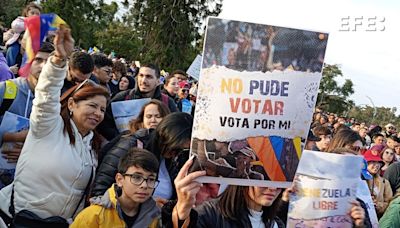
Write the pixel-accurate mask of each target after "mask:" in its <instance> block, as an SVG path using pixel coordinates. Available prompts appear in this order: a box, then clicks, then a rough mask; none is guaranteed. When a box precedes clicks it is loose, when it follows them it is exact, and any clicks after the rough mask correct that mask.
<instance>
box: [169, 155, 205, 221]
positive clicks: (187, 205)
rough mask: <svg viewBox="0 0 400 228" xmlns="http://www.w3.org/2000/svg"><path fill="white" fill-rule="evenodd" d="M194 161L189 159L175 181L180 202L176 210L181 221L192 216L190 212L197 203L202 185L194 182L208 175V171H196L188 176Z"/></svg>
mask: <svg viewBox="0 0 400 228" xmlns="http://www.w3.org/2000/svg"><path fill="white" fill-rule="evenodd" d="M192 163H193V159H189V160H188V161H187V162H186V163H185V164H184V165H183V167H182V168H181V170H180V171H179V173H178V175H177V177H176V178H175V180H174V183H175V188H176V193H177V195H178V202H177V203H176V206H175V209H176V211H177V213H178V217H179V219H180V220H184V219H186V218H187V217H189V215H190V210H191V209H192V208H193V206H194V205H195V203H196V194H197V193H198V192H199V191H200V188H201V186H202V184H200V183H199V182H196V181H194V180H195V179H196V178H198V177H201V176H204V175H206V171H196V172H193V173H190V174H187V172H188V170H189V167H190V166H191V165H192Z"/></svg>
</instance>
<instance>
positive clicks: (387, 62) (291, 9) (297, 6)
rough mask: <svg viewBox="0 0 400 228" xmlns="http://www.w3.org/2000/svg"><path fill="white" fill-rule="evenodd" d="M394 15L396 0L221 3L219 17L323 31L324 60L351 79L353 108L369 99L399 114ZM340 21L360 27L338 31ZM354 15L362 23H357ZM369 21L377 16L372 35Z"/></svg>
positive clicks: (399, 22) (399, 47)
mask: <svg viewBox="0 0 400 228" xmlns="http://www.w3.org/2000/svg"><path fill="white" fill-rule="evenodd" d="M398 12H400V1H395V0H393V1H378V0H374V1H370V0H359V1H349V0H335V1H331V0H330V1H316V0H311V1H306V0H302V1H288V0H275V1H270V0H245V1H238V0H224V1H223V6H222V12H221V14H220V17H221V18H225V19H235V20H243V21H248V22H255V23H262V24H270V25H276V26H286V27H293V28H300V29H310V30H317V31H322V32H328V33H329V39H328V47H327V52H326V55H325V62H326V63H329V64H340V65H341V69H342V72H343V75H344V78H349V79H351V80H352V81H353V83H354V90H355V93H354V95H352V96H351V99H353V100H354V101H355V102H356V104H357V105H370V106H372V104H371V101H370V100H369V99H368V98H367V96H369V97H370V98H371V100H372V102H373V103H374V104H375V106H378V107H379V106H386V107H396V108H397V109H398V112H397V113H398V114H400V110H399V109H400V106H399V104H400V101H399V100H400V99H399V97H400V96H399V91H400V16H399V15H400V14H399V13H398ZM396 13H397V15H396ZM344 17H350V20H348V22H349V26H348V27H349V28H350V30H353V29H354V26H355V23H360V22H362V23H363V24H362V25H360V26H358V27H357V30H356V31H348V32H346V31H340V30H343V29H346V28H347V27H346V26H344V27H341V24H342V21H341V18H344ZM356 17H358V18H360V17H363V19H362V20H360V19H357V22H356V19H355V18H356ZM371 17H376V30H377V31H375V32H372V31H366V30H368V27H367V24H368V18H371ZM371 20H372V19H371ZM383 20H384V21H383ZM382 21H383V22H382ZM370 28H371V27H370ZM381 30H384V31H381ZM342 81H343V80H342Z"/></svg>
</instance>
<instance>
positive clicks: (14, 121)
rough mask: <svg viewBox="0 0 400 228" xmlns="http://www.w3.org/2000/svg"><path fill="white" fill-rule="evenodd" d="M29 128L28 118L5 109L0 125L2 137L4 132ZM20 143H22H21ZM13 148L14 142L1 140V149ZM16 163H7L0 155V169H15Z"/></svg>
mask: <svg viewBox="0 0 400 228" xmlns="http://www.w3.org/2000/svg"><path fill="white" fill-rule="evenodd" d="M28 128H29V119H28V118H25V117H23V116H20V115H17V114H14V113H11V112H8V111H6V112H5V113H4V116H3V120H2V121H1V125H0V137H1V138H3V135H4V133H7V132H9V133H16V132H20V131H23V130H27V129H28ZM21 144H22V143H21ZM12 148H14V143H9V142H3V143H2V144H1V151H3V150H10V149H12ZM15 165H16V163H9V162H8V161H7V159H5V158H4V157H3V156H0V169H15Z"/></svg>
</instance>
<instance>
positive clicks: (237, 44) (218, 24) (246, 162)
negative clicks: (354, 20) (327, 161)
mask: <svg viewBox="0 0 400 228" xmlns="http://www.w3.org/2000/svg"><path fill="white" fill-rule="evenodd" d="M327 38H328V34H326V33H321V32H315V31H307V30H299V29H292V28H285V27H277V26H271V25H262V24H253V23H247V22H240V21H232V20H223V19H219V18H214V17H211V18H209V19H208V25H207V30H206V38H205V44H204V50H203V62H202V68H201V76H200V80H199V85H198V97H197V102H196V111H195V116H194V126H193V133H192V142H191V154H192V155H194V156H195V162H194V165H193V166H192V167H191V170H192V171H195V170H206V171H207V176H205V177H201V178H199V179H198V181H201V182H209V183H225V184H235V185H252V186H271V187H283V188H285V187H289V186H290V183H291V181H292V180H293V177H294V174H295V172H296V168H297V165H298V163H299V159H300V156H301V153H302V148H303V144H304V141H305V139H306V137H307V133H308V130H309V126H310V124H311V119H312V112H313V109H314V106H315V102H316V98H317V93H318V88H319V82H320V79H321V75H322V73H321V72H322V66H323V59H324V55H325V49H326V44H327Z"/></svg>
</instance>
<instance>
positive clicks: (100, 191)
mask: <svg viewBox="0 0 400 228" xmlns="http://www.w3.org/2000/svg"><path fill="white" fill-rule="evenodd" d="M118 137H119V140H118V138H117V139H116V140H112V141H111V142H110V143H111V144H114V145H112V146H110V145H105V147H106V148H110V147H111V148H110V149H109V150H108V151H103V152H101V153H103V159H102V161H101V163H100V165H99V168H98V169H97V173H96V177H95V179H94V183H93V188H92V192H91V196H101V195H104V193H105V192H106V191H107V189H108V188H110V187H111V185H112V184H113V183H114V182H115V175H116V174H117V172H118V163H119V160H120V158H121V157H122V156H124V155H125V154H126V153H127V151H128V150H129V149H130V148H132V147H137V141H138V140H140V141H141V142H142V143H143V145H145V144H146V143H147V142H148V141H149V138H150V131H149V130H148V129H140V130H138V131H137V132H136V133H135V134H134V135H122V136H118Z"/></svg>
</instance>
